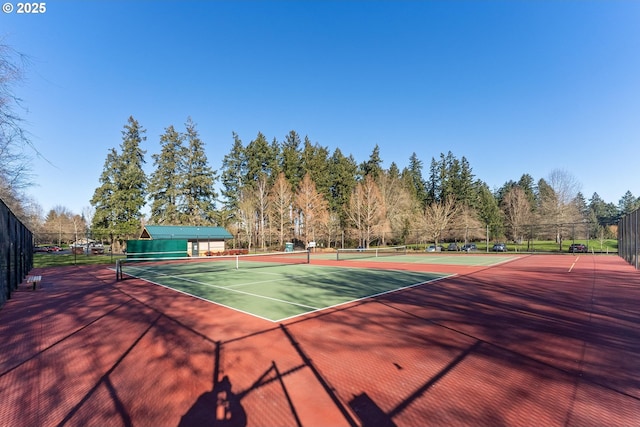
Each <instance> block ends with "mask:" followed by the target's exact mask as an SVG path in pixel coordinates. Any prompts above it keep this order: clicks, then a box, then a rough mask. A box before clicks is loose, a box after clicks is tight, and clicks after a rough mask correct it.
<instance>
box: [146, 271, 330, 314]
mask: <svg viewBox="0 0 640 427" xmlns="http://www.w3.org/2000/svg"><path fill="white" fill-rule="evenodd" d="M158 276H165V277H170V278H173V279H178V280H182V281H184V282H191V283H195V284H197V285H203V286H209V287H211V288H216V289H220V290H223V291H228V292H235V293H238V294H243V295H249V296H252V297H256V298H262V299H266V300H270V301H276V302H281V303H284V304H290V305H295V306H298V307H303V308H310V309H312V310H319V309H320V308H318V307H313V306H310V305H306V304H299V303H297V302H292V301H286V300H281V299H278V298H273V297H267V296H264V295H258V294H254V293H251V292H245V291H240V290H238V289H232V288H228V287H225V286H218V285H213V284H211V283H205V282H199V281H197V280H192V279H187V278H185V277H180V276H172V275H170V274H162V273H161V274H158ZM140 279H143V280H146V279H144V278H142V277H140ZM149 281H150V280H149ZM152 283H155V282H152ZM165 287H167V288H170V289H174V288H171V287H170V286H165ZM185 293H187V292H185ZM203 299H204V298H203ZM207 301H209V300H207Z"/></svg>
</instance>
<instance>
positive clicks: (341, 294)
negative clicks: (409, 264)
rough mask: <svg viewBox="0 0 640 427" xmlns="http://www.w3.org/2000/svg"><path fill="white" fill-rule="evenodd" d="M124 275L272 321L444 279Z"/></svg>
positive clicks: (269, 272)
mask: <svg viewBox="0 0 640 427" xmlns="http://www.w3.org/2000/svg"><path fill="white" fill-rule="evenodd" d="M126 274H127V275H129V276H134V277H139V278H142V279H144V280H147V281H149V282H152V283H155V284H158V285H161V286H165V287H168V288H171V289H174V290H177V291H179V292H183V293H186V294H189V295H192V296H195V297H197V298H201V299H204V300H207V301H211V302H213V303H216V304H220V305H223V306H226V307H230V308H233V309H235V310H238V311H242V312H245V313H248V314H252V315H254V316H257V317H260V318H263V319H267V320H271V321H273V322H279V321H283V320H285V319H289V318H292V317H295V316H300V315H303V314H306V313H311V312H314V311H319V310H323V309H326V308H329V307H335V306H338V305H341V304H345V303H348V302H352V301H356V300H359V299H363V298H367V297H371V296H375V295H379V294H383V293H388V292H393V291H395V290H399V289H403V288H407V287H412V286H417V285H420V284H424V283H427V282H430V281H434V280H438V279H441V278H443V277H446V276H449V275H447V274H442V273H425V272H411V271H398V270H380V269H363V268H341V267H329V266H317V265H313V264H294V265H277V266H275V265H274V266H264V267H261V268H246V269H243V268H242V267H240V268H238V269H236V268H235V266H234V265H233V264H230V265H227V266H220V265H219V263H217V264H216V266H215V268H211V267H210V266H209V265H207V263H200V264H196V263H190V265H186V266H185V265H181V264H171V263H168V264H163V263H157V264H155V265H151V266H144V267H136V266H133V265H132V266H130V267H128V268H127V271H126Z"/></svg>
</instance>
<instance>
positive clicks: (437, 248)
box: [426, 245, 442, 252]
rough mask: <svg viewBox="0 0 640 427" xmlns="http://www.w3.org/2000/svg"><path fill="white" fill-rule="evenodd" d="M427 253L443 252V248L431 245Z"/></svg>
mask: <svg viewBox="0 0 640 427" xmlns="http://www.w3.org/2000/svg"><path fill="white" fill-rule="evenodd" d="M426 251H427V252H442V246H440V245H438V246H436V245H430V246H429V247H427V249H426Z"/></svg>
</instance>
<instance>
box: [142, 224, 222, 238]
mask: <svg viewBox="0 0 640 427" xmlns="http://www.w3.org/2000/svg"><path fill="white" fill-rule="evenodd" d="M140 238H141V239H156V240H160V239H187V240H189V239H209V240H218V239H220V240H224V239H233V236H232V235H231V233H229V232H228V231H227V230H226V229H225V228H224V227H201V226H188V225H147V226H145V227H144V230H142V235H141V236H140Z"/></svg>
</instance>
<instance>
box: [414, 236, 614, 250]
mask: <svg viewBox="0 0 640 427" xmlns="http://www.w3.org/2000/svg"><path fill="white" fill-rule="evenodd" d="M458 243H459V244H460V245H462V243H460V242H458ZM470 243H475V244H476V247H477V248H478V252H486V251H487V244H486V242H470ZM494 243H497V242H489V252H491V248H492V247H493V245H494ZM572 243H582V244H584V245H587V247H588V248H589V252H591V251H592V250H593V251H594V252H595V253H618V241H617V240H616V239H607V240H604V241H603V242H602V244H601V243H600V240H595V239H590V240H589V241H587V240H586V239H576V240H575V241H574V240H569V239H567V240H565V241H563V242H562V252H563V253H567V252H568V251H569V246H570V245H571V244H572ZM438 244H440V245H442V246H444V248H445V250H446V248H447V245H448V242H446V243H443V242H439V243H438ZM506 244H507V250H508V251H509V252H514V251H516V252H550V253H553V252H556V253H559V252H560V248H559V245H558V244H557V243H556V242H554V241H552V240H533V241H532V242H531V243H530V245H529V246H527V242H526V241H525V242H522V244H520V245H517V244H515V243H513V242H506ZM427 246H428V245H427ZM409 249H416V250H419V251H424V249H425V245H409Z"/></svg>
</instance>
